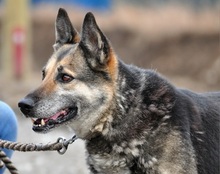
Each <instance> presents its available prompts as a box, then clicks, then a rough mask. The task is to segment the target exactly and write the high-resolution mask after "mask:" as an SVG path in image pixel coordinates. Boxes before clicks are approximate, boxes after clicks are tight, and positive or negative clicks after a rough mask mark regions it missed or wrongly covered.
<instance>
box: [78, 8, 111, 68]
mask: <svg viewBox="0 0 220 174" xmlns="http://www.w3.org/2000/svg"><path fill="white" fill-rule="evenodd" d="M80 45H81V47H82V48H83V51H85V52H86V54H85V56H86V58H87V61H88V63H89V64H90V66H91V67H92V68H101V69H103V68H105V66H106V65H107V62H108V59H109V54H110V43H109V41H108V40H107V38H106V37H105V36H104V34H103V33H102V32H101V30H100V29H99V27H98V25H97V23H96V21H95V17H94V16H93V14H92V13H91V12H89V13H87V14H86V16H85V19H84V22H83V27H82V36H81V41H80Z"/></svg>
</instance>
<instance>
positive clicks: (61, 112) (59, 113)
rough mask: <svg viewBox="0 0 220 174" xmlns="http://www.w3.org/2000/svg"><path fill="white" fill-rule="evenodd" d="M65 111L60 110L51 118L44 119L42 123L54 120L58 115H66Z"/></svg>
mask: <svg viewBox="0 0 220 174" xmlns="http://www.w3.org/2000/svg"><path fill="white" fill-rule="evenodd" d="M66 114H67V111H66V110H62V111H60V112H57V113H56V114H54V115H53V116H51V117H50V118H46V119H45V120H44V121H48V120H56V119H57V118H58V117H59V116H60V115H66Z"/></svg>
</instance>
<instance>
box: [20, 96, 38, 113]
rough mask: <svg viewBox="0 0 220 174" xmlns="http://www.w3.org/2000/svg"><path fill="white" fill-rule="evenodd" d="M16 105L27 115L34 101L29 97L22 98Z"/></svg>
mask: <svg viewBox="0 0 220 174" xmlns="http://www.w3.org/2000/svg"><path fill="white" fill-rule="evenodd" d="M18 107H19V108H20V110H21V112H22V113H23V114H25V115H27V114H29V113H30V111H31V110H32V108H33V107H34V101H33V100H32V99H30V98H24V99H22V100H21V101H20V102H19V103H18Z"/></svg>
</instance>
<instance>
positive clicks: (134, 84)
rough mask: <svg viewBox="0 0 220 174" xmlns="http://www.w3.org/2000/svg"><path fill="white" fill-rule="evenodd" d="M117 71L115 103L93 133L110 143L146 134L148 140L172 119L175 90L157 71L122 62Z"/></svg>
mask: <svg viewBox="0 0 220 174" xmlns="http://www.w3.org/2000/svg"><path fill="white" fill-rule="evenodd" d="M118 68H119V71H118V78H117V88H116V91H115V96H114V99H113V102H112V104H111V106H110V108H108V109H107V110H106V112H105V114H104V115H103V117H102V118H101V119H100V120H99V123H98V124H97V125H96V126H95V127H94V129H93V130H92V132H94V133H96V135H97V134H101V136H103V137H105V138H106V139H108V140H111V141H114V140H115V139H118V138H119V137H120V138H119V139H121V138H128V137H129V138H131V139H132V138H137V136H139V135H141V136H142V135H143V134H144V136H145V137H146V136H147V134H148V133H149V134H150V133H151V131H152V129H155V128H156V127H157V126H158V121H159V122H160V120H162V121H161V123H162V122H163V120H166V119H167V118H169V114H168V113H169V111H170V109H171V108H172V106H173V105H174V102H175V98H173V96H174V95H173V92H174V91H175V90H173V87H172V86H170V85H168V83H167V81H166V80H165V79H163V78H162V77H160V76H158V74H157V73H156V72H155V71H152V70H148V71H146V70H142V69H139V68H137V67H133V66H128V65H126V64H124V63H123V62H119V67H118ZM152 77H153V78H152ZM156 83H157V85H155V84H156ZM153 86H159V87H160V88H159V89H155V88H153ZM165 101H166V102H165ZM143 122H144V124H143ZM149 123H151V124H149ZM147 130H148V131H147ZM143 132H145V133H143ZM147 132H148V133H147ZM142 133H143V134H142Z"/></svg>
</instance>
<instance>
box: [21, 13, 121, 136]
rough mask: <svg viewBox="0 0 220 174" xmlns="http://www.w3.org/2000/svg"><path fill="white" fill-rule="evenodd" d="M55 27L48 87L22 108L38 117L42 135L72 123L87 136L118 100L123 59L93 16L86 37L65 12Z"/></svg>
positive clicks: (84, 28) (43, 86) (45, 80)
mask: <svg viewBox="0 0 220 174" xmlns="http://www.w3.org/2000/svg"><path fill="white" fill-rule="evenodd" d="M55 29H56V42H55V44H54V53H53V55H52V56H51V58H50V59H49V61H48V62H47V64H46V66H45V67H44V68H43V71H42V72H43V73H42V83H41V84H40V86H39V87H38V88H37V89H36V90H34V91H33V92H31V93H29V94H28V95H27V96H26V97H25V98H24V99H22V100H21V101H20V102H19V104H18V106H19V107H20V109H21V111H22V112H23V114H24V115H25V116H27V117H30V118H32V120H33V130H34V131H36V132H47V131H48V130H50V129H52V128H55V127H57V126H59V125H65V124H68V125H70V126H72V128H73V130H74V131H75V133H76V135H77V136H78V137H81V138H86V137H87V136H88V135H89V134H90V130H92V129H93V127H94V126H96V124H98V122H99V120H100V119H102V118H103V117H104V116H105V114H106V113H107V111H108V110H109V107H110V105H111V103H112V100H113V98H114V91H115V90H114V89H115V81H116V78H117V73H118V72H117V69H118V68H117V66H118V64H117V59H116V56H115V55H114V53H113V50H112V47H111V45H110V43H109V41H108V39H107V38H106V37H105V36H104V34H103V33H102V32H101V30H100V29H99V27H98V25H97V24H96V21H95V18H94V16H93V14H92V13H87V14H86V16H85V19H84V22H83V26H82V32H81V36H80V35H79V34H78V32H77V31H76V30H75V29H74V28H73V26H72V24H71V22H70V19H69V17H68V15H67V13H66V11H65V10H64V9H59V12H58V15H57V19H56V26H55Z"/></svg>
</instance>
